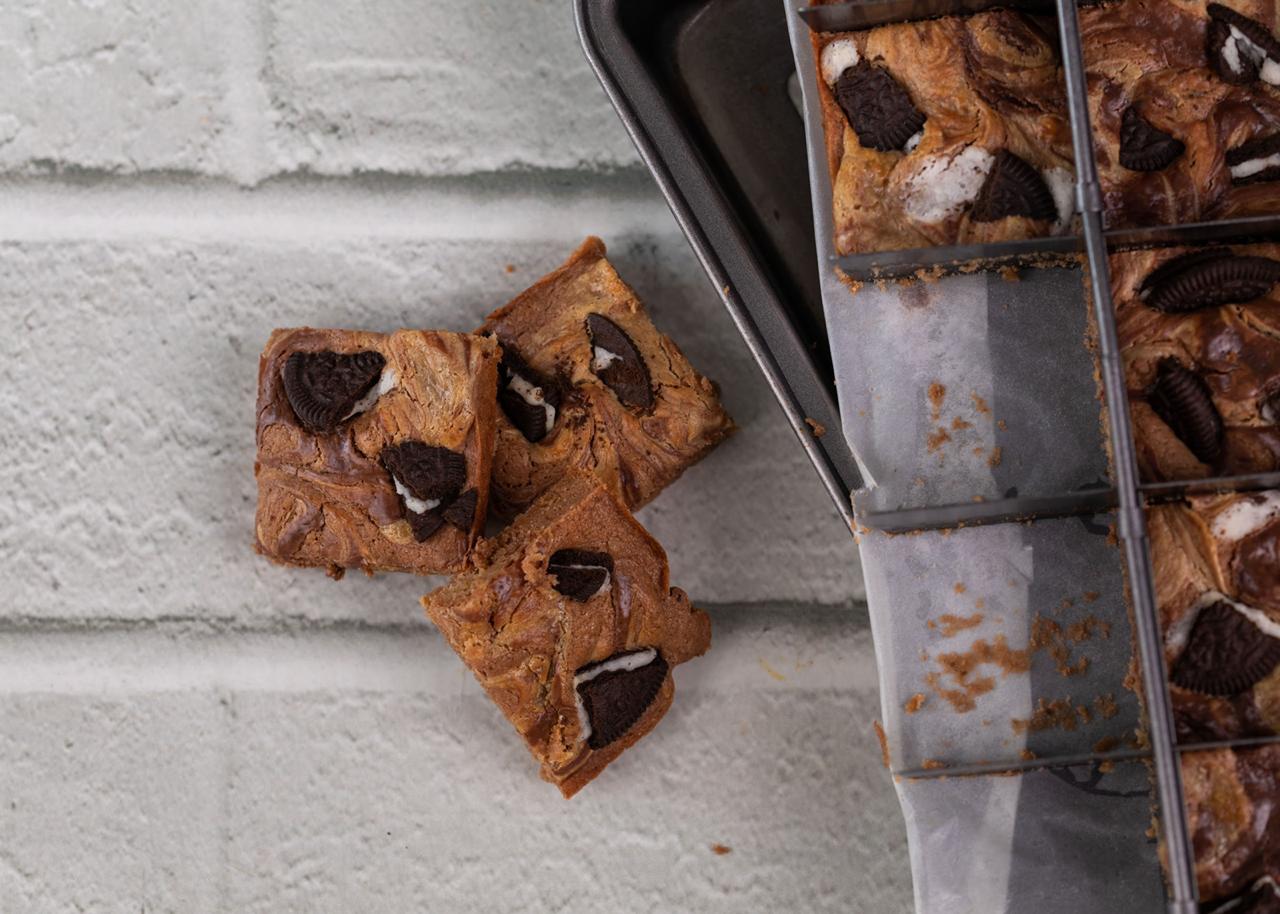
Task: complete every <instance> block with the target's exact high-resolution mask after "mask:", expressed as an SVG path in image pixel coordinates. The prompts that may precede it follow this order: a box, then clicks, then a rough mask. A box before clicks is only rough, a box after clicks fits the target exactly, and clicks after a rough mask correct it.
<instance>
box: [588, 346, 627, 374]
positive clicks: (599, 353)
mask: <svg viewBox="0 0 1280 914" xmlns="http://www.w3.org/2000/svg"><path fill="white" fill-rule="evenodd" d="M621 358H622V356H620V355H618V354H617V353H616V352H610V351H609V350H608V349H605V348H604V347H603V346H592V347H591V370H592V371H594V372H595V373H596V374H599V373H600V372H602V371H604V370H605V369H606V368H608V367H609V366H610V365H612V364H613V363H614V362H617V361H619V360H620V359H621Z"/></svg>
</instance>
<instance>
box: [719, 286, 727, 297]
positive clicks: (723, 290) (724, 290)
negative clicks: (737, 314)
mask: <svg viewBox="0 0 1280 914" xmlns="http://www.w3.org/2000/svg"><path fill="white" fill-rule="evenodd" d="M720 291H721V293H723V294H724V295H728V294H729V287H728V286H725V287H724V288H723V289H721V290H720Z"/></svg>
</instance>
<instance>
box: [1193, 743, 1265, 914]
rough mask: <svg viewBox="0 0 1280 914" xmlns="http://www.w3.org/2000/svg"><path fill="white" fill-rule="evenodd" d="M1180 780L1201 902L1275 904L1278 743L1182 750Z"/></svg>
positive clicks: (1246, 910) (1209, 906)
mask: <svg viewBox="0 0 1280 914" xmlns="http://www.w3.org/2000/svg"><path fill="white" fill-rule="evenodd" d="M1182 783H1183V790H1184V793H1185V794H1186V800H1187V822H1188V829H1189V831H1190V833H1191V840H1192V846H1193V847H1194V849H1195V855H1196V881H1197V883H1198V884H1199V889H1200V901H1201V902H1202V903H1203V906H1202V908H1201V910H1202V911H1205V912H1206V914H1228V912H1233V914H1267V912H1271V911H1276V910H1280V887H1278V886H1277V880H1280V745H1269V746H1259V747H1257V748H1252V749H1214V750H1211V751H1204V752H1191V753H1187V754H1186V755H1185V756H1183V759H1182Z"/></svg>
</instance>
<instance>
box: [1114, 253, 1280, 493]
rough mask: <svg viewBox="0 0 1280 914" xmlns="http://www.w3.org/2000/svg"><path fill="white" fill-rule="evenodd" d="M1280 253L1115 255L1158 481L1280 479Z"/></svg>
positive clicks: (1150, 473) (1132, 370) (1142, 461)
mask: <svg viewBox="0 0 1280 914" xmlns="http://www.w3.org/2000/svg"><path fill="white" fill-rule="evenodd" d="M1277 282H1280V245H1274V244H1267V245H1247V246H1245V245H1240V246H1235V247H1232V248H1211V249H1191V248H1185V247H1175V248H1163V249H1159V250H1148V251H1132V252H1127V253H1121V254H1113V255H1112V257H1111V286H1112V297H1113V300H1114V302H1115V308H1116V323H1117V329H1118V333H1119V341H1120V347H1121V352H1122V354H1123V359H1124V369H1125V378H1126V384H1127V387H1128V390H1129V403H1130V410H1131V413H1132V417H1133V427H1134V438H1135V443H1136V446H1137V455H1138V465H1139V468H1140V470H1141V472H1142V475H1143V477H1144V478H1145V479H1148V480H1152V481H1160V480H1172V479H1196V478H1202V477H1207V476H1215V475H1226V474H1237V473H1257V472H1269V471H1272V470H1277V469H1280V428H1278V427H1277V426H1276V420H1277V418H1280V289H1278V288H1277V285H1276V284H1277Z"/></svg>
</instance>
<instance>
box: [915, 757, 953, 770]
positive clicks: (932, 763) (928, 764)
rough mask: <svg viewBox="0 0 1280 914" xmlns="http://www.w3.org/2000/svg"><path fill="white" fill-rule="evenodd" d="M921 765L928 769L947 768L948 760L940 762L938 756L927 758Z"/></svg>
mask: <svg viewBox="0 0 1280 914" xmlns="http://www.w3.org/2000/svg"><path fill="white" fill-rule="evenodd" d="M920 767H921V768H923V769H925V770H926V771H937V770H938V769H940V768H946V767H947V763H946V762H940V761H938V760H937V759H936V758H927V759H925V760H924V761H923V762H921V763H920Z"/></svg>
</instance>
